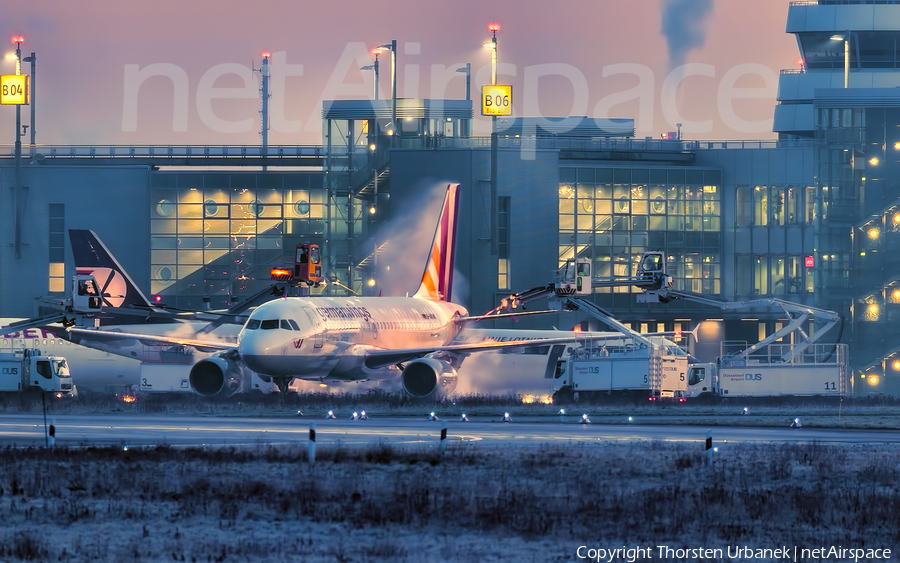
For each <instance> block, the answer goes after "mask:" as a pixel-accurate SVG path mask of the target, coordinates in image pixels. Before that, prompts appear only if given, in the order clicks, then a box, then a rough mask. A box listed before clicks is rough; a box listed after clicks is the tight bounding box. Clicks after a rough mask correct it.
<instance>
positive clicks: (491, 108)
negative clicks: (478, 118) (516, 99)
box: [481, 84, 512, 115]
mask: <svg viewBox="0 0 900 563" xmlns="http://www.w3.org/2000/svg"><path fill="white" fill-rule="evenodd" d="M481 115H512V86H511V85H509V84H488V85H485V86H482V87H481Z"/></svg>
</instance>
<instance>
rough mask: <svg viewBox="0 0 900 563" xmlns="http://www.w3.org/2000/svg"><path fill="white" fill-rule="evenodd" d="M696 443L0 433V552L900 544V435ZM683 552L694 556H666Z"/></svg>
mask: <svg viewBox="0 0 900 563" xmlns="http://www.w3.org/2000/svg"><path fill="white" fill-rule="evenodd" d="M695 448H696V446H685V445H677V444H669V443H640V444H634V445H627V444H626V445H623V444H600V445H595V444H592V445H575V446H551V445H548V446H545V447H542V448H539V449H533V448H531V449H525V448H510V449H499V450H498V449H494V450H486V449H479V448H478V446H477V445H465V446H457V447H452V448H448V450H447V452H446V454H445V455H444V456H439V455H438V453H437V451H436V450H435V449H421V448H420V449H398V448H393V447H390V446H387V445H384V444H373V445H372V446H371V447H367V448H346V447H337V448H324V447H320V448H319V451H318V452H317V459H316V463H315V464H313V465H310V464H309V463H308V461H307V458H306V449H305V447H304V448H275V447H253V448H247V449H233V448H219V449H177V448H170V447H159V448H148V449H140V450H135V449H131V450H128V451H123V450H122V449H120V448H97V449H94V448H85V449H71V450H62V449H57V450H55V451H53V452H50V453H48V452H46V451H44V450H42V449H2V450H0V522H2V529H0V560H2V561H19V560H35V561H87V560H93V561H117V562H119V561H162V560H166V561H304V562H307V561H310V562H316V561H392V562H393V561H397V562H404V561H410V562H424V561H579V560H583V559H579V558H578V553H577V552H578V550H579V547H581V546H585V548H584V549H582V551H581V554H586V553H587V551H586V549H600V548H603V549H606V548H612V549H615V548H622V547H627V548H631V547H636V546H640V547H649V548H652V555H653V557H652V558H651V559H661V558H660V557H658V551H657V546H660V545H666V546H670V547H672V548H697V547H703V548H708V549H722V550H725V549H727V548H729V547H731V548H735V547H737V546H741V547H750V548H753V549H763V548H777V547H782V545H785V546H789V547H794V546H797V547H798V548H800V549H803V548H818V547H826V548H827V547H829V546H832V545H834V546H843V547H851V546H854V547H862V548H882V549H883V548H887V549H893V550H896V548H900V527H898V526H897V522H898V521H900V491H898V489H897V487H896V483H897V482H898V476H900V475H898V472H900V448H898V447H895V446H878V447H861V446H849V447H838V446H823V445H820V444H811V445H797V446H777V447H776V446H730V447H728V448H725V449H723V450H722V451H721V452H719V453H718V454H717V457H716V458H715V460H714V462H713V465H712V467H707V466H706V465H705V463H704V457H703V453H702V451H699V450H698V449H695ZM723 553H724V552H723ZM622 555H623V556H622V557H618V556H617V557H615V558H613V561H628V559H627V558H626V557H624V553H623V554H622ZM895 556H896V553H895V554H893V557H895ZM604 560H605V559H604ZM642 560H649V559H648V558H642ZM679 560H680V561H688V560H694V559H691V558H682V559H678V558H669V559H667V561H679ZM705 560H706V561H715V560H722V561H724V560H729V561H731V559H728V558H727V557H722V558H715V557H714V558H708V559H705ZM753 560H755V561H761V560H765V558H755V559H753Z"/></svg>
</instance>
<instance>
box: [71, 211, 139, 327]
mask: <svg viewBox="0 0 900 563" xmlns="http://www.w3.org/2000/svg"><path fill="white" fill-rule="evenodd" d="M69 241H70V243H71V245H72V256H73V257H74V258H75V271H76V272H77V273H79V274H92V275H93V276H94V279H96V280H97V284H98V285H99V286H100V295H101V296H102V297H103V305H104V306H106V307H135V308H142V309H148V308H153V307H154V306H153V305H152V304H151V303H150V301H149V300H148V299H147V298H146V297H145V296H144V294H143V293H141V290H140V289H138V287H137V285H135V283H134V281H133V280H132V279H131V277H130V276H129V275H128V273H127V272H126V271H125V269H124V268H123V267H122V265H121V264H119V262H118V261H117V260H116V259H115V258H114V257H113V255H112V253H111V252H110V251H109V249H108V248H106V245H105V244H103V242H102V241H101V240H100V238H99V237H98V236H97V235H96V233H94V231H89V230H85V229H69Z"/></svg>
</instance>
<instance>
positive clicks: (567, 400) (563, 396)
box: [553, 386, 575, 405]
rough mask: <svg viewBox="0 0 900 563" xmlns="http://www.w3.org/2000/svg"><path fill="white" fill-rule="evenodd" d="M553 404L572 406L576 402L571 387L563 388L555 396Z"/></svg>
mask: <svg viewBox="0 0 900 563" xmlns="http://www.w3.org/2000/svg"><path fill="white" fill-rule="evenodd" d="M553 402H554V403H555V404H557V405H571V404H572V403H573V402H575V392H574V391H573V390H572V388H571V387H568V386H567V387H562V388H560V390H559V391H557V392H556V393H554V394H553Z"/></svg>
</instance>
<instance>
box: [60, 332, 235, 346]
mask: <svg viewBox="0 0 900 563" xmlns="http://www.w3.org/2000/svg"><path fill="white" fill-rule="evenodd" d="M68 331H69V332H72V333H75V334H78V335H79V336H82V337H87V338H134V339H136V340H140V341H142V342H162V343H165V344H176V345H180V346H192V347H194V348H197V349H198V350H200V351H201V352H213V351H216V350H233V349H235V348H237V344H234V343H228V342H221V341H213V340H198V339H195V338H183V337H180V336H163V335H155V334H135V333H131V332H118V331H111V330H99V329H92V328H74V327H73V328H70V329H68Z"/></svg>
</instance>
